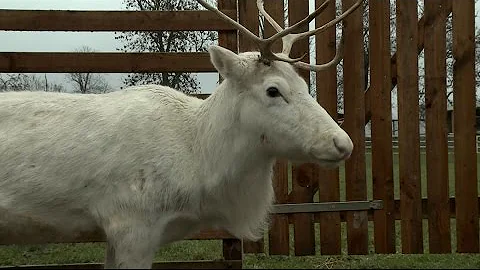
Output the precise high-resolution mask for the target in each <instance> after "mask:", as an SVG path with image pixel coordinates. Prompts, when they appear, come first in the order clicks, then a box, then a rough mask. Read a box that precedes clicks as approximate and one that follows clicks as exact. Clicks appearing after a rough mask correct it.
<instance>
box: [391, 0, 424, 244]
mask: <svg viewBox="0 0 480 270" xmlns="http://www.w3.org/2000/svg"><path fill="white" fill-rule="evenodd" d="M396 5H397V19H396V20H397V76H398V77H397V79H398V85H397V88H398V91H397V92H398V94H397V98H398V121H399V135H398V138H399V141H398V148H399V176H400V202H401V215H402V222H401V234H402V252H403V253H422V252H423V233H422V232H423V229H422V208H421V203H422V194H421V174H420V142H419V123H418V119H419V107H418V55H417V51H416V48H417V44H418V31H417V1H413V0H409V1H396Z"/></svg>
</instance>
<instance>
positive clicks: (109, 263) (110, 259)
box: [104, 241, 115, 269]
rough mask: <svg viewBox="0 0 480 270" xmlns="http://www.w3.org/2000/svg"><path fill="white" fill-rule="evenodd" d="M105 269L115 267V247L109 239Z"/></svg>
mask: <svg viewBox="0 0 480 270" xmlns="http://www.w3.org/2000/svg"><path fill="white" fill-rule="evenodd" d="M104 268H105V269H113V268H115V248H114V247H113V245H112V244H111V243H110V241H107V247H106V250H105V267H104Z"/></svg>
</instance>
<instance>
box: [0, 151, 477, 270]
mask: <svg viewBox="0 0 480 270" xmlns="http://www.w3.org/2000/svg"><path fill="white" fill-rule="evenodd" d="M453 158H454V156H453V154H449V164H448V166H449V187H450V196H452V197H453V196H454V194H455V182H454V169H455V166H454V159H453ZM478 160H479V159H478V158H477V166H478V167H479V168H480V164H479V163H478ZM425 164H426V156H425V153H422V155H421V173H422V175H421V179H422V196H423V197H426V196H427V184H426V166H425ZM366 167H367V171H366V178H367V187H368V188H367V190H368V193H367V198H368V199H372V198H373V195H372V177H371V169H370V168H371V155H370V153H366ZM344 175H345V172H344V168H343V166H342V167H341V168H340V179H341V183H340V187H341V190H340V195H341V200H345V181H344ZM477 178H480V170H479V171H478V175H477ZM398 182H399V180H398V155H397V154H394V184H395V189H394V190H395V198H396V199H398V198H399V197H400V191H399V184H398ZM479 186H480V185H479ZM315 201H318V195H316V196H315ZM427 225H428V223H427V221H426V220H424V239H423V241H424V252H425V254H417V255H406V254H400V253H401V242H400V237H401V235H400V229H401V228H400V221H397V222H396V236H397V237H396V239H397V241H396V246H397V254H390V255H380V254H374V246H373V222H369V253H370V255H365V256H352V255H347V244H346V243H347V239H346V226H345V224H342V255H339V256H323V255H320V252H319V250H320V246H319V238H320V236H319V234H320V231H319V225H318V224H316V227H315V231H316V243H317V246H316V250H317V254H316V255H315V256H301V257H296V256H266V255H265V254H245V257H244V258H245V260H244V268H251V269H258V268H277V269H287V268H288V269H300V268H303V269H312V268H319V269H325V268H326V269H335V268H349V269H350V268H355V269H358V268H389V269H390V268H394V269H395V268H410V269H413V268H450V269H451V268H456V269H459V268H465V269H466V268H470V269H471V268H480V255H477V254H455V253H453V254H442V255H434V254H428V252H429V248H428V226H427ZM291 229H292V227H291ZM450 230H451V236H452V252H455V250H456V238H455V220H454V219H452V220H451V227H450ZM291 235H293V232H292V234H291ZM265 244H266V246H268V237H265ZM290 247H291V251H290V254H291V255H293V254H294V244H293V237H291V239H290ZM104 249H105V245H104V244H103V243H82V244H48V245H23V246H1V247H0V266H6V265H38V264H68V263H90V262H100V263H101V262H103V258H104V252H105V251H104ZM221 257H222V243H221V240H204V241H187V240H185V241H180V242H177V243H173V244H171V245H168V246H166V247H163V248H162V249H161V250H159V252H158V253H157V255H156V258H155V260H156V261H180V260H215V259H220V258H221Z"/></svg>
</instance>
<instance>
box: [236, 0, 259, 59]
mask: <svg viewBox="0 0 480 270" xmlns="http://www.w3.org/2000/svg"><path fill="white" fill-rule="evenodd" d="M238 21H239V22H240V24H242V25H243V26H244V27H245V28H247V29H248V30H250V32H252V33H254V34H256V35H257V36H258V23H259V22H258V9H257V4H256V2H255V1H238ZM238 44H239V51H240V52H247V51H258V48H257V45H256V44H255V43H254V42H253V41H252V40H251V39H249V38H248V37H246V36H245V35H243V34H242V33H240V32H239V33H238Z"/></svg>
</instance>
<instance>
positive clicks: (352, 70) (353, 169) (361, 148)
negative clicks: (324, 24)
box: [342, 0, 368, 254]
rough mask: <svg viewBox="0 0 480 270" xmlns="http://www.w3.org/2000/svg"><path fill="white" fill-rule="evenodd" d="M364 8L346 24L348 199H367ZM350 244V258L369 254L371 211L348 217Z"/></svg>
mask: <svg viewBox="0 0 480 270" xmlns="http://www.w3.org/2000/svg"><path fill="white" fill-rule="evenodd" d="M353 3H354V1H353V0H344V1H343V4H342V7H343V10H346V9H348V8H349V7H351V6H352V5H353ZM362 15H363V7H359V8H358V9H357V10H355V11H354V12H353V13H351V14H350V15H349V16H348V17H347V18H346V19H345V20H344V22H343V23H344V24H345V26H346V27H345V30H344V31H345V44H348V45H347V49H346V50H345V53H344V58H343V59H344V60H343V61H344V62H343V72H344V73H343V78H344V103H345V105H344V106H345V122H344V125H345V130H346V131H347V132H348V134H349V135H350V137H351V138H352V141H353V144H354V150H353V153H352V156H351V157H350V159H348V160H347V161H346V162H345V181H346V195H347V196H346V198H347V200H349V201H352V200H366V199H367V184H366V183H367V181H366V168H365V81H364V80H365V76H364V75H365V70H364V47H363V16H362ZM346 217H347V243H348V253H349V254H367V253H368V216H367V211H356V212H348V213H346Z"/></svg>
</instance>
